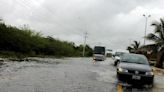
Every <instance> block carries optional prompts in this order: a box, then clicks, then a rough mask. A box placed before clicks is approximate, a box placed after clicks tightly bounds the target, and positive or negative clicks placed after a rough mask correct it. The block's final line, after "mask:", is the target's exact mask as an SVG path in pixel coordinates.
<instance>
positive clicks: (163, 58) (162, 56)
mask: <svg viewBox="0 0 164 92" xmlns="http://www.w3.org/2000/svg"><path fill="white" fill-rule="evenodd" d="M163 62H164V48H162V49H161V50H160V51H159V52H158V54H157V64H156V67H158V68H163Z"/></svg>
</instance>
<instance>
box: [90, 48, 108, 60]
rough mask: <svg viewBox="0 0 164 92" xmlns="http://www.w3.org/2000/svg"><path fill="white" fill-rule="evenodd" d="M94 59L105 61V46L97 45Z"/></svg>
mask: <svg viewBox="0 0 164 92" xmlns="http://www.w3.org/2000/svg"><path fill="white" fill-rule="evenodd" d="M93 59H94V60H96V61H104V60H105V59H106V52H105V47H103V46H95V47H94V50H93Z"/></svg>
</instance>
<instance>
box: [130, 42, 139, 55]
mask: <svg viewBox="0 0 164 92" xmlns="http://www.w3.org/2000/svg"><path fill="white" fill-rule="evenodd" d="M139 48H140V42H138V41H134V43H132V44H131V45H130V46H128V47H127V50H128V51H129V52H130V53H136V52H137V51H138V49H139Z"/></svg>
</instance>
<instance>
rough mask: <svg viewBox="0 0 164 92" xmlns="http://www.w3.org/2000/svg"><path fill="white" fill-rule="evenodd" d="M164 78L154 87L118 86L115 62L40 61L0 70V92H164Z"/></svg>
mask: <svg viewBox="0 0 164 92" xmlns="http://www.w3.org/2000/svg"><path fill="white" fill-rule="evenodd" d="M163 90H164V76H163V75H156V76H155V82H154V87H153V88H150V87H146V86H144V87H133V86H129V85H128V86H127V85H124V84H119V83H118V81H117V79H116V69H115V67H114V66H113V60H112V59H110V58H108V59H107V60H106V61H103V62H96V63H93V61H92V59H91V58H65V59H50V58H49V59H48V58H47V59H37V62H36V61H30V62H8V61H7V62H6V64H5V65H3V66H1V68H0V92H163Z"/></svg>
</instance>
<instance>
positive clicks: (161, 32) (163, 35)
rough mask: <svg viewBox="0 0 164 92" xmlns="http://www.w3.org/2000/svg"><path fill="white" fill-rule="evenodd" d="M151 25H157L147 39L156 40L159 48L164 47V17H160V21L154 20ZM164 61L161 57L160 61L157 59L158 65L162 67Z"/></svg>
mask: <svg viewBox="0 0 164 92" xmlns="http://www.w3.org/2000/svg"><path fill="white" fill-rule="evenodd" d="M151 26H154V27H155V29H154V33H149V34H148V35H147V36H146V39H147V40H150V41H153V42H155V44H156V45H157V49H158V48H163V47H164V19H160V21H159V22H158V21H155V22H153V23H152V24H151ZM160 52H161V51H160ZM157 56H158V55H157ZM161 56H162V55H161ZM158 58H162V57H158ZM162 62H163V60H162V59H159V61H157V64H156V66H157V67H159V68H162V67H163V64H162Z"/></svg>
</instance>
